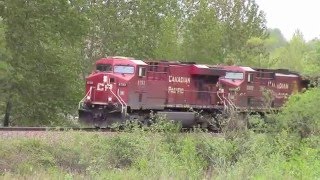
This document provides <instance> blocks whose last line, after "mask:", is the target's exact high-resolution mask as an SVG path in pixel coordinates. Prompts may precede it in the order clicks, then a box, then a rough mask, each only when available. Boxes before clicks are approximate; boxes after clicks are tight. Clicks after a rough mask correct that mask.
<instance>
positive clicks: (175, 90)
mask: <svg viewBox="0 0 320 180" xmlns="http://www.w3.org/2000/svg"><path fill="white" fill-rule="evenodd" d="M168 92H169V93H170V94H183V93H184V89H183V88H177V87H171V86H169V87H168Z"/></svg>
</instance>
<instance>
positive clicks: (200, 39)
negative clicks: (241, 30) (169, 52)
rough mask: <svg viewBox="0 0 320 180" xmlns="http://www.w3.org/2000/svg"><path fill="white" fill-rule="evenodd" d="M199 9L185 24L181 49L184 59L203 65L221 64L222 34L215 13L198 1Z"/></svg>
mask: <svg viewBox="0 0 320 180" xmlns="http://www.w3.org/2000/svg"><path fill="white" fill-rule="evenodd" d="M199 8H200V9H199V10H197V12H196V13H195V15H194V16H191V18H190V20H189V21H188V22H187V24H186V30H185V34H184V42H183V48H184V50H185V59H186V60H191V61H195V60H196V61H199V62H203V63H218V62H221V55H222V53H221V52H222V47H221V43H222V32H221V25H220V23H219V21H218V19H217V17H216V12H215V10H214V9H212V8H208V2H207V1H205V0H202V1H200V7H199Z"/></svg>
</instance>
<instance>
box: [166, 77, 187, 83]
mask: <svg viewBox="0 0 320 180" xmlns="http://www.w3.org/2000/svg"><path fill="white" fill-rule="evenodd" d="M169 82H170V83H171V82H175V83H184V84H190V78H189V77H176V76H169Z"/></svg>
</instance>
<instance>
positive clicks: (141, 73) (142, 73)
mask: <svg viewBox="0 0 320 180" xmlns="http://www.w3.org/2000/svg"><path fill="white" fill-rule="evenodd" d="M138 75H139V77H145V76H146V67H139V73H138Z"/></svg>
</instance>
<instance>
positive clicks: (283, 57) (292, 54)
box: [271, 30, 308, 71]
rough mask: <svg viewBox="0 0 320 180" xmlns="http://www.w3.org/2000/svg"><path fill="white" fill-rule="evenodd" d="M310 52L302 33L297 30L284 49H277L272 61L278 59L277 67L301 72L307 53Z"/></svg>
mask: <svg viewBox="0 0 320 180" xmlns="http://www.w3.org/2000/svg"><path fill="white" fill-rule="evenodd" d="M307 51H308V49H307V46H306V43H305V41H304V39H303V35H302V33H301V32H300V31H299V30H297V31H296V32H295V34H294V35H293V37H292V39H291V40H290V42H289V43H288V44H287V45H286V46H285V47H283V48H280V49H277V50H276V51H275V52H274V53H273V55H272V56H271V58H272V59H278V61H277V63H276V64H275V67H278V68H287V69H291V70H295V71H301V70H302V67H303V66H304V64H303V59H304V55H305V53H306V52H307Z"/></svg>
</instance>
